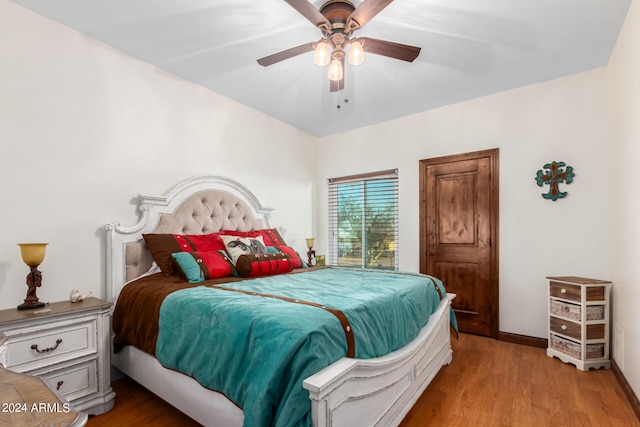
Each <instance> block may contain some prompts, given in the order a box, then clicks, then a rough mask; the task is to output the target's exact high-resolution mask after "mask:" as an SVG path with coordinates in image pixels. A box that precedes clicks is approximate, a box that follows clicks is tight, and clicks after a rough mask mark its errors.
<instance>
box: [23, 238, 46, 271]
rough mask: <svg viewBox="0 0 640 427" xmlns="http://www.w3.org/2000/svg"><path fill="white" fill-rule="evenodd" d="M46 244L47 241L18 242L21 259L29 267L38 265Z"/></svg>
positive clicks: (42, 258)
mask: <svg viewBox="0 0 640 427" xmlns="http://www.w3.org/2000/svg"><path fill="white" fill-rule="evenodd" d="M47 245H48V243H18V246H20V254H21V255H22V261H24V263H25V264H27V265H28V266H30V267H32V266H38V265H40V264H41V263H42V261H43V260H44V252H45V249H46V248H47Z"/></svg>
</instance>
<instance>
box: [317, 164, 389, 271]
mask: <svg viewBox="0 0 640 427" xmlns="http://www.w3.org/2000/svg"><path fill="white" fill-rule="evenodd" d="M328 185H329V251H328V252H329V253H328V259H327V262H328V264H330V265H337V266H341V267H360V268H380V269H387V270H397V269H398V249H399V247H398V246H399V245H398V171H397V170H388V171H382V172H373V173H367V174H362V175H354V176H348V177H342V178H332V179H329V181H328Z"/></svg>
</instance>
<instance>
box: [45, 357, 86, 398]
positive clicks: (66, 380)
mask: <svg viewBox="0 0 640 427" xmlns="http://www.w3.org/2000/svg"><path fill="white" fill-rule="evenodd" d="M97 369H98V366H97V360H96V359H92V360H88V361H86V362H81V363H78V364H75V365H70V366H65V367H62V368H59V369H56V370H54V371H50V372H44V373H37V371H36V372H34V374H35V375H38V376H39V377H41V378H44V379H45V380H46V381H47V382H48V383H49V385H50V386H51V388H52V389H53V390H55V391H56V393H59V394H61V395H62V396H64V397H65V399H67V400H68V401H69V402H73V401H74V400H75V399H78V398H81V397H84V396H87V395H89V394H92V393H95V392H96V391H98V379H97V378H96V372H97Z"/></svg>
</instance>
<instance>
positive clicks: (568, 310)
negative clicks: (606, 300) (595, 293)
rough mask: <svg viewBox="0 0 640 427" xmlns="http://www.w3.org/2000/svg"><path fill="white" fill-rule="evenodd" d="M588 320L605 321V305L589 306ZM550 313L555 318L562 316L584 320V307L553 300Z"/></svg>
mask: <svg viewBox="0 0 640 427" xmlns="http://www.w3.org/2000/svg"><path fill="white" fill-rule="evenodd" d="M586 307H587V320H604V305H588V306H586ZM549 311H550V313H551V314H553V315H554V316H561V317H564V318H566V319H571V320H577V321H580V320H582V306H580V305H577V304H571V303H568V302H562V301H557V300H551V305H550V308H549Z"/></svg>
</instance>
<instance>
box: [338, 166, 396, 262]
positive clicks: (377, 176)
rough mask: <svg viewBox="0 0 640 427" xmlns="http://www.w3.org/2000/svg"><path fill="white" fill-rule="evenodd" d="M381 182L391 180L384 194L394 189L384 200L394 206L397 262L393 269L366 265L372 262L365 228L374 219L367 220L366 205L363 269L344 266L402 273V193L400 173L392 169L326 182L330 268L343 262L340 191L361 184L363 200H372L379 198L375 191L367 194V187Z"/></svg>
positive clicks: (363, 235)
mask: <svg viewBox="0 0 640 427" xmlns="http://www.w3.org/2000/svg"><path fill="white" fill-rule="evenodd" d="M381 180H391V181H392V182H391V183H390V184H388V185H387V186H385V190H384V192H387V191H389V190H390V189H393V193H392V195H390V196H388V197H385V198H384V202H385V203H387V202H391V203H392V205H393V212H392V214H393V252H394V255H393V256H394V259H393V265H392V266H391V268H384V267H375V266H369V267H367V266H366V264H367V263H368V262H369V261H370V260H368V259H367V250H368V247H367V242H366V238H367V233H366V232H365V228H366V226H367V222H368V221H367V219H372V218H371V217H369V218H367V216H366V203H365V204H363V206H362V215H363V217H362V218H363V220H362V221H361V222H362V227H363V230H362V235H361V241H360V243H361V245H362V246H361V257H360V260H361V261H360V265H359V266H357V265H345V266H347V267H355V268H382V269H389V270H391V269H393V270H395V271H397V270H399V253H400V251H399V249H400V242H399V234H400V233H399V195H398V193H399V191H398V170H397V169H390V170H385V171H379V172H369V173H363V174H358V175H350V176H345V177H340V178H330V179H328V180H327V184H328V234H329V236H328V242H329V245H328V254H327V264H328V265H339V260H340V258H341V257H340V249H341V248H340V242H339V240H340V234H339V228H338V226H339V225H338V212H339V200H338V189H339V185H341V184H352V183H355V184H358V183H361V184H362V185H363V189H362V199H361V200H366V198H367V197H371V196H372V195H377V194H378V193H376V190H372V191H371V192H367V183H370V182H372V181H381Z"/></svg>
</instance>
